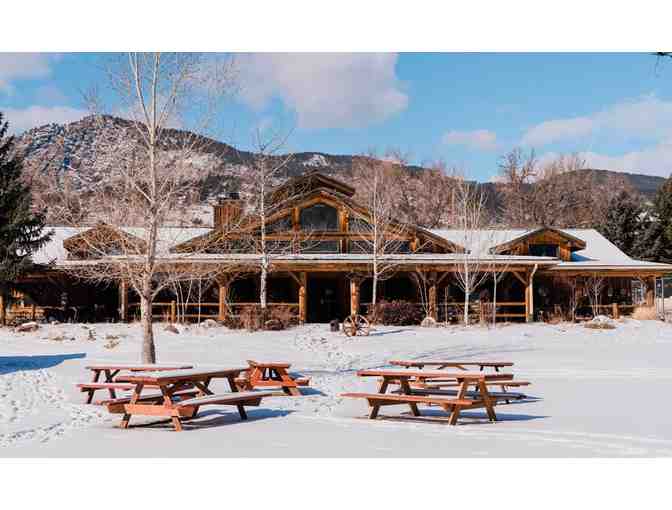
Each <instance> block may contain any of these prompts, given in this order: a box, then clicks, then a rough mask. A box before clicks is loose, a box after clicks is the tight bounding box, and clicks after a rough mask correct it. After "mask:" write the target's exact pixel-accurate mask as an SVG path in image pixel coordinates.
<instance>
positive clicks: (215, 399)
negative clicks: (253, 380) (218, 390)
mask: <svg viewBox="0 0 672 510" xmlns="http://www.w3.org/2000/svg"><path fill="white" fill-rule="evenodd" d="M244 370H246V368H244V367H243V368H218V369H190V370H172V371H170V370H168V371H158V372H157V371H152V372H136V373H132V374H131V375H124V376H121V377H119V378H118V380H119V381H120V382H129V383H133V384H134V385H135V387H134V389H133V394H132V395H131V397H130V398H128V399H116V400H112V401H109V402H108V403H107V408H108V410H109V411H110V412H111V413H119V414H123V417H122V419H121V428H124V429H125V428H128V424H129V422H130V419H131V416H133V415H144V416H167V417H170V419H171V421H172V423H173V426H174V427H175V430H176V431H178V432H179V431H181V430H182V422H181V419H184V418H193V417H195V416H196V415H197V413H198V410H199V408H200V407H201V406H203V405H211V404H220V405H235V406H236V407H237V408H238V413H239V415H240V418H241V419H242V420H246V419H247V413H246V412H245V408H244V406H246V405H248V406H257V405H259V403H260V402H261V399H262V398H264V397H267V396H270V395H272V394H271V393H270V392H261V391H248V392H239V391H238V388H237V386H236V383H235V378H236V377H237V376H238V375H239V374H240V373H241V372H243V371H244ZM217 378H224V379H226V380H227V381H228V383H229V388H230V390H231V393H223V394H219V395H215V394H214V393H213V392H212V391H211V390H210V388H209V386H210V382H211V381H212V380H213V379H217ZM144 388H158V389H159V391H160V393H158V394H156V393H155V394H152V395H143V394H142V391H143V389H144Z"/></svg>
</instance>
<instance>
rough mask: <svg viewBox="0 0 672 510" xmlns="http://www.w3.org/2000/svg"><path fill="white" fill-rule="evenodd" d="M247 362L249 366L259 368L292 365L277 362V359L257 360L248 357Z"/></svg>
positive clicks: (287, 366)
mask: <svg viewBox="0 0 672 510" xmlns="http://www.w3.org/2000/svg"><path fill="white" fill-rule="evenodd" d="M247 362H248V363H249V365H250V366H251V367H255V366H256V367H259V368H289V367H291V366H292V364H291V363H286V362H279V361H257V360H253V359H248V360H247Z"/></svg>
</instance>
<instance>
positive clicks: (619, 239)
mask: <svg viewBox="0 0 672 510" xmlns="http://www.w3.org/2000/svg"><path fill="white" fill-rule="evenodd" d="M646 223H647V220H646V215H645V214H644V208H643V207H642V205H640V204H639V202H638V201H637V200H636V199H635V198H634V197H632V195H631V194H630V193H628V192H627V191H625V190H623V191H621V192H620V193H619V194H618V195H616V196H615V197H613V198H612V199H611V201H610V202H609V206H608V212H607V216H606V218H605V220H604V223H603V224H602V225H601V226H600V227H599V230H600V232H601V233H602V235H604V237H606V238H607V239H609V240H610V241H611V242H612V243H614V244H615V245H616V246H618V248H619V249H620V250H621V251H623V252H625V253H626V254H628V255H629V256H631V257H635V258H638V257H640V256H641V253H640V250H641V247H642V243H641V239H642V237H643V236H644V234H645V233H646V227H647V225H646Z"/></svg>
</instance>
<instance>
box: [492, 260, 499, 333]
mask: <svg viewBox="0 0 672 510" xmlns="http://www.w3.org/2000/svg"><path fill="white" fill-rule="evenodd" d="M497 280H498V278H497V274H496V273H493V285H492V325H493V327H494V326H496V325H497Z"/></svg>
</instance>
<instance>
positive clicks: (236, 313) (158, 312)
mask: <svg viewBox="0 0 672 510" xmlns="http://www.w3.org/2000/svg"><path fill="white" fill-rule="evenodd" d="M250 306H253V307H260V306H261V305H260V304H259V302H250V303H247V302H235V303H227V304H226V308H227V309H226V311H225V312H224V315H225V316H226V317H232V318H238V317H240V312H241V311H242V309H244V308H245V307H250ZM267 307H268V309H269V310H273V309H277V308H292V307H295V308H297V309H298V307H299V303H283V302H273V303H268V304H267ZM128 309H129V311H131V315H133V312H132V311H133V310H135V312H134V314H135V315H136V316H138V315H139V314H140V303H129V304H128ZM295 315H296V316H297V317H298V313H297V314H295ZM156 317H160V318H162V319H163V320H164V321H170V322H178V321H183V320H186V319H197V320H201V319H202V320H205V319H215V320H217V319H219V318H220V311H219V303H208V302H194V303H179V302H177V301H155V302H154V303H152V318H156Z"/></svg>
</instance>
